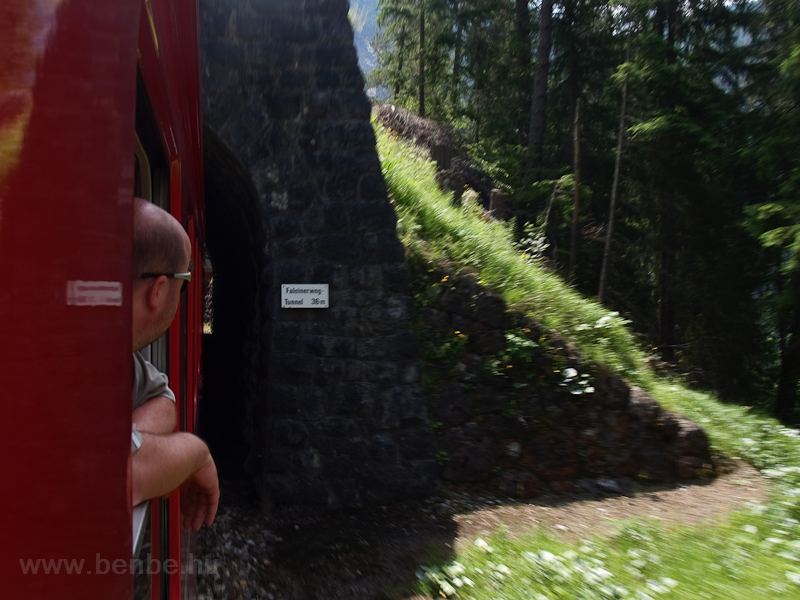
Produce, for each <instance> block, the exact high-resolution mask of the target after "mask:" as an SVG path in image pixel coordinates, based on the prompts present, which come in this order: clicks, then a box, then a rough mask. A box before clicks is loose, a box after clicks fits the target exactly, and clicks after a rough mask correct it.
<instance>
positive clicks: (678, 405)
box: [376, 128, 800, 600]
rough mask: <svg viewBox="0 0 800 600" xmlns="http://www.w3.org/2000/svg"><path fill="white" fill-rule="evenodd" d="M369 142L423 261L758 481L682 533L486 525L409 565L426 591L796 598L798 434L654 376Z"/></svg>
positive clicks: (592, 314)
mask: <svg viewBox="0 0 800 600" xmlns="http://www.w3.org/2000/svg"><path fill="white" fill-rule="evenodd" d="M376 134H377V137H378V150H379V153H380V156H381V162H382V164H383V168H384V175H385V177H386V180H387V183H388V185H389V189H390V195H391V197H392V200H393V202H394V204H395V208H396V210H397V213H398V219H399V226H398V228H399V231H400V235H401V239H402V240H403V242H404V244H405V245H406V247H407V248H408V250H409V251H410V252H411V253H413V254H415V255H416V256H417V257H418V258H421V259H422V260H429V261H432V262H437V261H438V262H446V263H448V264H450V265H452V266H454V268H456V269H465V268H466V269H471V270H472V271H473V272H476V273H477V274H478V277H479V280H480V282H481V283H482V284H484V285H486V286H489V287H492V288H494V289H495V290H497V291H498V292H499V293H501V294H502V295H503V296H504V298H505V299H506V301H507V302H508V304H509V305H510V306H511V307H513V308H516V309H519V310H523V311H524V312H526V313H527V314H529V315H530V316H532V317H533V318H535V319H536V320H538V321H539V322H540V323H542V324H543V325H544V326H546V327H548V328H551V329H555V330H558V331H559V332H560V333H561V334H562V335H564V336H565V337H566V338H567V339H569V340H571V341H573V342H574V343H575V344H576V345H577V346H578V348H579V350H580V352H581V354H582V355H583V356H584V358H586V359H587V360H588V361H590V362H592V363H595V364H602V365H606V366H607V367H608V368H610V369H611V370H612V371H614V372H617V373H619V374H621V375H623V376H625V377H628V378H629V379H630V380H632V381H633V382H635V383H637V384H639V385H641V386H642V387H644V388H645V389H646V390H647V391H648V392H649V393H650V394H651V395H652V396H653V397H654V398H655V399H656V400H657V401H658V402H659V403H661V404H662V405H663V406H665V407H666V408H669V409H671V410H674V411H676V412H680V413H682V414H685V415H686V416H688V417H689V418H691V419H693V420H695V421H696V422H698V423H699V424H700V425H701V426H702V427H703V428H704V429H705V430H706V432H707V433H708V435H709V438H710V440H711V443H712V446H713V447H714V448H715V449H716V451H718V452H721V453H724V454H726V455H728V456H734V457H741V458H743V459H745V460H747V461H749V462H750V463H751V464H753V465H754V466H755V467H757V468H758V469H760V470H761V471H762V473H763V474H764V475H766V476H767V477H768V478H769V480H770V499H769V502H768V504H767V505H766V506H753V507H748V508H743V509H742V510H741V511H739V512H737V513H735V514H733V515H732V516H729V517H728V518H726V519H725V520H723V521H721V522H715V523H708V524H705V525H702V526H697V527H694V528H685V527H666V526H663V525H660V524H658V523H652V522H641V521H640V522H623V523H620V524H619V528H618V531H617V532H616V533H615V534H613V535H611V536H606V537H597V538H594V539H591V540H584V541H583V542H581V543H578V544H570V543H566V542H564V541H561V540H559V539H555V538H552V537H548V536H547V535H545V534H544V533H543V532H541V531H539V530H535V529H532V530H531V532H530V535H528V536H527V537H522V538H520V537H516V538H513V539H512V538H510V537H508V536H506V535H505V534H504V533H503V532H502V531H498V532H497V533H496V534H495V535H494V536H493V537H492V538H490V539H489V540H477V541H476V543H475V544H473V545H472V546H471V547H470V548H469V549H467V550H466V551H464V552H462V553H460V554H459V555H458V556H457V558H456V560H455V561H453V562H451V563H448V564H445V565H427V566H424V567H421V568H420V570H419V573H418V575H419V577H420V581H421V587H422V589H423V590H424V591H425V592H426V593H428V594H430V595H431V596H456V597H459V598H464V599H475V600H501V599H502V600H542V599H547V598H583V599H592V598H598V599H600V598H602V599H606V598H609V599H610V598H637V599H639V600H647V599H648V598H652V599H656V598H661V597H664V598H683V599H687V600H688V599H692V600H695V599H697V598H714V599H720V600H728V599H734V598H742V599H748V600H750V599H752V598H763V599H767V598H778V597H780V598H800V521H798V519H800V437H798V434H797V432H796V431H794V430H791V429H788V428H785V427H783V426H781V425H780V424H778V423H777V422H776V421H775V420H773V419H771V418H769V417H766V416H764V415H762V414H760V413H758V412H757V411H755V410H753V409H749V408H747V407H742V406H732V405H726V404H722V403H720V402H718V401H717V400H715V399H714V398H713V397H712V396H710V395H708V394H703V393H699V392H695V391H691V390H688V389H687V388H686V387H685V386H683V385H682V384H681V383H680V382H672V381H666V380H663V379H659V378H658V377H656V376H655V375H654V374H653V373H651V372H650V371H649V370H648V369H647V368H646V364H645V363H646V358H647V357H646V355H645V353H644V352H643V350H642V349H641V348H640V347H639V344H638V342H637V340H636V338H635V337H634V336H633V335H632V334H631V333H630V332H629V331H628V329H627V328H626V323H625V321H624V320H623V319H621V318H620V317H619V316H618V315H616V314H615V313H611V312H609V311H608V310H606V309H605V308H603V307H602V306H601V305H599V304H598V303H597V302H595V301H593V300H592V299H588V298H585V297H582V296H581V295H580V294H578V293H577V292H576V291H574V290H573V289H572V288H570V287H569V286H568V285H567V284H565V283H564V282H563V281H562V280H561V279H560V278H559V277H558V276H557V275H555V274H553V273H551V272H549V271H547V270H546V269H544V268H542V267H541V266H539V265H538V264H536V262H535V261H532V260H531V259H530V257H527V256H525V255H524V254H523V253H522V252H520V251H519V250H518V249H517V248H516V247H515V246H514V244H513V243H512V238H511V233H510V231H509V229H508V228H507V227H506V226H505V225H503V224H501V223H496V222H487V221H486V220H484V219H483V218H482V217H481V216H480V213H479V211H478V210H477V209H474V208H472V209H470V208H467V209H465V208H463V207H459V206H454V205H453V203H452V201H451V198H450V195H449V194H444V193H442V192H440V191H439V190H438V189H437V187H436V185H435V184H434V182H433V175H434V167H433V165H432V164H431V163H429V162H428V161H426V160H425V159H424V158H422V157H421V156H420V155H419V154H418V152H416V151H415V150H414V149H413V148H410V147H409V146H407V145H405V144H403V143H400V142H398V141H396V140H394V139H393V138H392V137H391V136H390V135H389V134H387V133H386V132H384V131H383V130H382V129H380V128H378V129H377V130H376Z"/></svg>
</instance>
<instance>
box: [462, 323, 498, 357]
mask: <svg viewBox="0 0 800 600" xmlns="http://www.w3.org/2000/svg"><path fill="white" fill-rule="evenodd" d="M505 347H506V336H505V333H503V331H502V330H499V329H495V330H489V331H477V332H475V333H474V334H472V335H470V336H469V344H468V348H469V351H470V352H473V353H475V354H480V355H482V356H490V355H494V354H499V353H500V352H502V351H503V350H504V349H505Z"/></svg>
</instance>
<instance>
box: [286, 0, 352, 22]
mask: <svg viewBox="0 0 800 600" xmlns="http://www.w3.org/2000/svg"><path fill="white" fill-rule="evenodd" d="M283 1H286V0H283ZM295 6H296V4H295ZM303 7H304V8H305V11H306V13H307V14H309V15H314V16H320V17H329V18H339V19H341V18H347V11H348V7H349V3H348V2H346V1H345V0H303Z"/></svg>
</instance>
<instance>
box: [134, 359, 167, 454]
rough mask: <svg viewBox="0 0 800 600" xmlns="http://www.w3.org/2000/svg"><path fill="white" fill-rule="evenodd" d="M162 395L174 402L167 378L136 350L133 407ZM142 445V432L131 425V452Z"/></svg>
mask: <svg viewBox="0 0 800 600" xmlns="http://www.w3.org/2000/svg"><path fill="white" fill-rule="evenodd" d="M159 396H164V397H165V398H169V399H170V400H172V401H173V402H175V394H173V393H172V390H171V389H169V379H168V378H167V376H166V375H164V374H163V373H162V372H161V371H159V370H158V369H156V368H155V367H154V366H153V365H151V364H150V363H149V362H147V361H146V360H145V359H144V357H143V356H142V355H141V354H139V353H138V352H134V353H133V393H132V397H133V408H136V407H137V406H141V405H142V404H144V403H145V402H147V401H148V400H150V399H151V398H157V397H159ZM141 445H142V434H141V433H139V432H138V431H136V423H133V425H132V427H131V454H133V453H135V452H136V451H137V450H138V449H139V446H141Z"/></svg>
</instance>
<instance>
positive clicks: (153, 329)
mask: <svg viewBox="0 0 800 600" xmlns="http://www.w3.org/2000/svg"><path fill="white" fill-rule="evenodd" d="M191 254H192V244H191V241H190V240H189V236H188V235H186V232H185V231H184V230H183V227H181V224H180V223H178V221H176V220H175V218H173V217H172V215H170V214H169V213H168V212H166V211H164V210H162V209H160V208H158V207H157V206H156V205H155V204H152V203H150V202H148V201H147V200H142V199H141V198H135V199H134V203H133V296H132V310H131V314H132V318H131V328H132V332H133V349H134V351H136V350H141V349H142V348H144V347H145V346H147V345H148V344H150V343H151V342H153V341H154V340H156V339H158V337H159V336H161V334H163V333H164V332H165V331H166V330H167V329H169V325H170V323H171V322H172V319H173V318H174V317H175V312H176V311H177V309H178V304H179V303H180V297H181V281H180V280H178V279H174V278H170V277H167V276H166V275H165V274H168V273H183V272H185V271H188V270H189V269H190V267H189V265H190V259H191ZM143 273H159V274H161V275H158V276H155V277H148V278H147V279H142V274H143Z"/></svg>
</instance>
